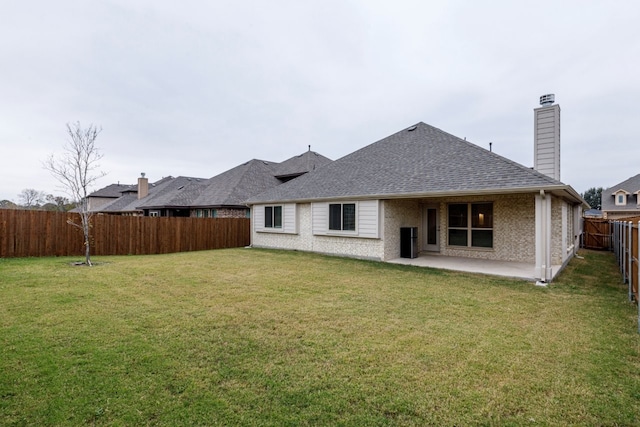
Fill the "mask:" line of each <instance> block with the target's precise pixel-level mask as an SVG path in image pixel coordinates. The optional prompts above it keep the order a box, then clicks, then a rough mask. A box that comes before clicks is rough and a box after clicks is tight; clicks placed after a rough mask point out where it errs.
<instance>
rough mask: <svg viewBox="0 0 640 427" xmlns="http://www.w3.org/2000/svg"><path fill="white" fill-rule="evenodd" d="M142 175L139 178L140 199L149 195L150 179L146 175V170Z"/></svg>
mask: <svg viewBox="0 0 640 427" xmlns="http://www.w3.org/2000/svg"><path fill="white" fill-rule="evenodd" d="M141 175H142V176H140V178H138V199H142V198H144V197H147V195H148V194H149V179H148V178H145V177H144V172H142V174H141Z"/></svg>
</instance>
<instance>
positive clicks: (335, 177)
mask: <svg viewBox="0 0 640 427" xmlns="http://www.w3.org/2000/svg"><path fill="white" fill-rule="evenodd" d="M534 113H535V120H536V128H535V137H534V140H535V153H536V154H535V161H534V163H535V167H534V169H531V168H528V167H525V166H523V165H520V164H518V163H515V162H513V161H511V160H509V159H506V158H504V157H501V156H499V155H497V154H495V153H493V152H491V151H489V150H486V149H484V148H481V147H479V146H477V145H474V144H472V143H470V142H468V141H466V140H463V139H460V138H458V137H455V136H453V135H451V134H448V133H446V132H444V131H442V130H440V129H437V128H435V127H432V126H429V125H427V124H425V123H418V124H416V125H413V126H410V127H409V128H407V129H403V130H401V131H400V132H397V133H395V134H393V135H391V136H389V137H387V138H384V139H382V140H380V141H378V142H375V143H373V144H371V145H369V146H366V147H364V148H362V149H360V150H358V151H356V152H354V153H351V154H349V155H347V156H345V157H343V158H341V159H338V160H336V161H334V162H332V163H329V164H327V165H325V166H323V167H321V168H319V169H317V170H315V171H313V172H310V173H308V174H306V175H304V176H301V177H299V178H297V179H296V180H294V181H292V182H289V183H285V184H282V185H280V186H277V187H275V188H272V189H270V190H267V191H266V192H264V193H261V194H259V195H257V196H254V197H251V198H250V199H249V200H248V201H247V203H248V204H249V205H250V206H251V209H252V213H251V218H252V246H254V247H264V248H281V249H292V250H303V251H311V252H319V253H326V254H334V255H341V256H349V257H359V258H368V259H375V260H381V261H387V260H391V259H395V258H399V257H400V255H401V228H414V229H415V228H417V242H416V243H417V247H418V249H419V251H421V252H423V253H428V252H430V253H434V254H440V255H444V256H456V257H468V258H480V259H488V260H501V261H519V262H527V263H531V264H532V265H533V264H535V268H534V270H535V276H536V278H537V279H539V280H541V281H548V280H551V278H552V277H553V275H555V274H556V273H557V271H559V270H560V269H561V268H562V267H563V266H564V265H565V264H566V262H568V260H569V259H570V258H571V257H573V255H574V254H575V251H576V250H577V247H578V242H579V236H580V234H581V216H582V208H583V207H585V208H586V207H587V205H586V202H585V201H584V200H583V199H582V198H581V197H580V195H579V194H578V193H577V192H576V191H575V190H574V189H573V188H571V187H570V186H569V185H566V184H563V183H562V182H560V181H559V164H560V162H559V142H560V138H559V128H560V124H559V114H560V109H559V106H557V105H550V103H549V102H546V103H545V104H543V106H542V107H540V108H537V109H535V110H534Z"/></svg>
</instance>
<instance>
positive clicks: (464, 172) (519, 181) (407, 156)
mask: <svg viewBox="0 0 640 427" xmlns="http://www.w3.org/2000/svg"><path fill="white" fill-rule="evenodd" d="M563 185H564V184H562V183H561V182H560V181H557V180H554V179H552V178H550V177H548V176H546V175H543V174H541V173H539V172H537V171H534V170H532V169H530V168H527V167H525V166H522V165H520V164H518V163H515V162H513V161H511V160H509V159H506V158H504V157H501V156H499V155H497V154H495V153H492V152H490V151H488V150H485V149H484V148H481V147H478V146H477V145H474V144H472V143H470V142H467V141H465V140H462V139H460V138H458V137H455V136H453V135H451V134H448V133H446V132H443V131H442V130H440V129H437V128H435V127H433V126H429V125H427V124H425V123H422V122H420V123H418V124H417V125H415V126H411V127H409V128H407V129H404V130H402V131H400V132H398V133H395V134H393V135H391V136H389V137H387V138H384V139H382V140H380V141H378V142H375V143H373V144H371V145H368V146H366V147H364V148H362V149H360V150H358V151H355V152H353V153H351V154H349V155H347V156H345V157H343V158H341V159H338V160H336V161H334V162H332V163H329V164H327V165H325V166H324V167H321V168H319V169H317V170H316V171H312V172H310V173H308V174H306V175H303V176H301V177H299V178H297V179H295V180H293V181H291V182H288V183H285V184H282V185H280V186H278V187H276V188H273V189H271V190H268V191H265V192H264V193H261V194H259V195H257V196H254V197H252V198H250V199H249V200H248V202H249V203H251V204H253V203H263V202H283V201H302V200H320V199H331V198H348V197H353V198H361V197H366V196H381V197H385V196H389V197H402V196H403V195H407V196H408V195H425V196H428V195H429V194H437V193H456V192H459V193H461V194H462V193H467V194H468V193H473V192H474V191H485V190H507V189H514V188H523V189H524V188H532V187H537V188H545V187H553V186H563Z"/></svg>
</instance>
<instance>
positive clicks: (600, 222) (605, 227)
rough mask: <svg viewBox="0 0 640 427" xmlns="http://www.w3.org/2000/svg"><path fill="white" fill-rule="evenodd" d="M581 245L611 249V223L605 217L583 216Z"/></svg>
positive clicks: (589, 247)
mask: <svg viewBox="0 0 640 427" xmlns="http://www.w3.org/2000/svg"><path fill="white" fill-rule="evenodd" d="M582 247H583V248H587V249H601V250H611V249H612V247H611V223H610V221H609V220H606V219H597V218H585V219H584V231H583V234H582Z"/></svg>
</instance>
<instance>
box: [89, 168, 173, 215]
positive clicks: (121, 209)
mask: <svg viewBox="0 0 640 427" xmlns="http://www.w3.org/2000/svg"><path fill="white" fill-rule="evenodd" d="M178 178H182V177H178ZM178 178H174V177H172V176H168V177H165V178H162V179H161V180H159V181H156V182H154V183H151V184H149V180H148V178H145V177H144V174H142V176H141V177H140V178H138V184H137V185H127V186H124V188H122V189H121V191H120V193H119V194H120V197H118V198H115V199H112V200H111V202H109V203H107V204H104V205H102V206H100V207H98V208H94V209H90V210H91V211H92V212H94V213H104V214H111V215H129V216H142V215H144V211H143V210H142V209H141V208H140V207H139V205H140V204H141V203H142V201H141V200H142V199H144V198H146V197H148V196H149V195H153V194H156V193H158V192H162V191H164V189H165V188H166V187H167V186H168V185H169V184H170V183H171V182H173V181H174V180H176V179H178ZM105 188H108V187H105ZM102 190H104V189H101V190H98V192H101V191H102Z"/></svg>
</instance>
